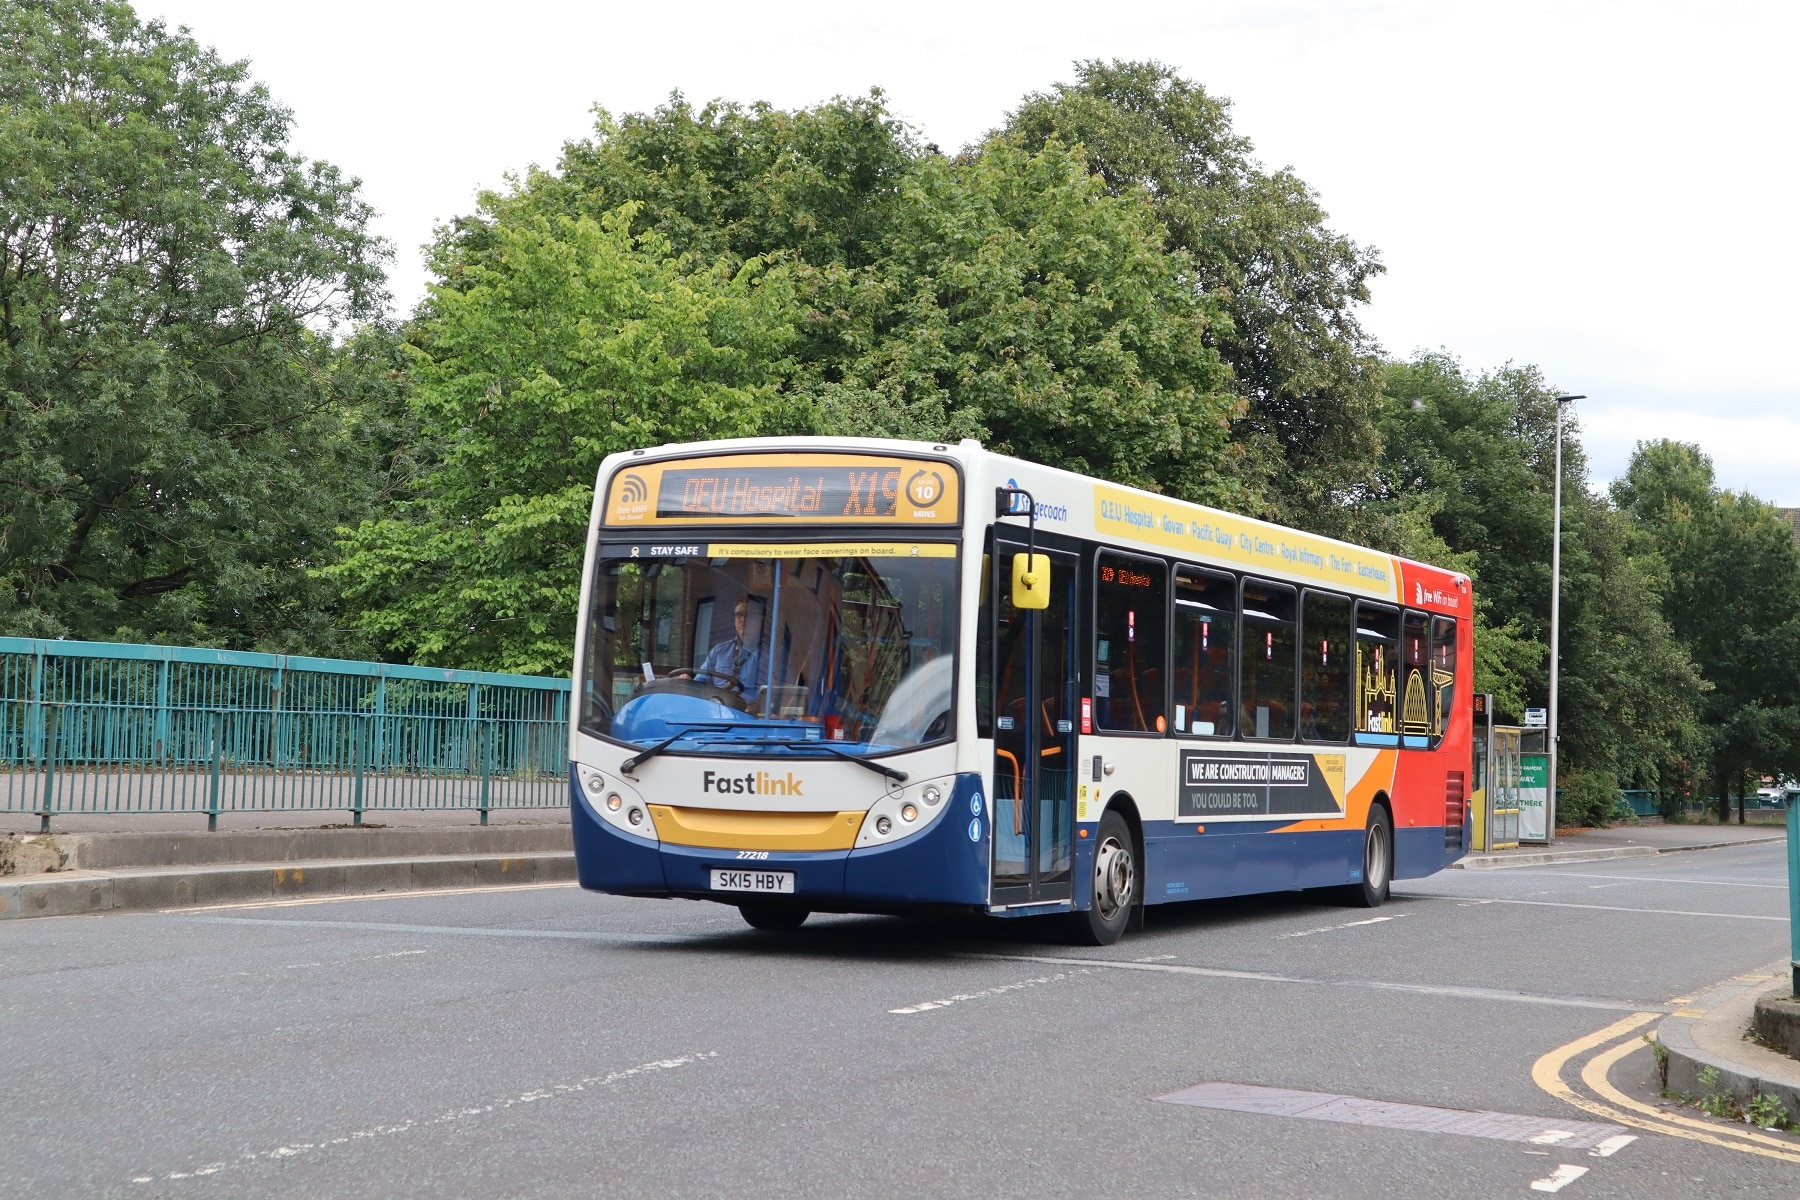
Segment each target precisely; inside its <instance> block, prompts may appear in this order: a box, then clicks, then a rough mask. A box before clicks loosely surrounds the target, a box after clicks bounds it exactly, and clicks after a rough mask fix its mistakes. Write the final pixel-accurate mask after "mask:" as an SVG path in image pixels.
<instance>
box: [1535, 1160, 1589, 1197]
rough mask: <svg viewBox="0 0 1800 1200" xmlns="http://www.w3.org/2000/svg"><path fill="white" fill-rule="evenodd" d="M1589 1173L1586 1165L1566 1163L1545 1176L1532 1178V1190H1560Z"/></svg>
mask: <svg viewBox="0 0 1800 1200" xmlns="http://www.w3.org/2000/svg"><path fill="white" fill-rule="evenodd" d="M1587 1173H1588V1169H1587V1168H1586V1167H1574V1166H1570V1165H1569V1164H1568V1163H1564V1164H1563V1165H1562V1166H1560V1167H1558V1168H1556V1170H1554V1171H1552V1172H1550V1174H1548V1175H1546V1176H1544V1178H1542V1179H1534V1180H1532V1181H1531V1190H1532V1191H1534V1192H1560V1191H1562V1190H1563V1189H1564V1188H1566V1187H1568V1186H1569V1185H1570V1184H1571V1183H1574V1182H1575V1181H1576V1180H1577V1179H1580V1178H1581V1177H1582V1176H1583V1175H1586V1174H1587Z"/></svg>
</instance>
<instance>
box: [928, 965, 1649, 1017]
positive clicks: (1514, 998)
mask: <svg viewBox="0 0 1800 1200" xmlns="http://www.w3.org/2000/svg"><path fill="white" fill-rule="evenodd" d="M953 957H956V958H979V959H990V960H994V961H999V962H1032V963H1056V964H1060V965H1064V966H1067V965H1074V966H1079V967H1106V968H1108V969H1109V970H1114V971H1160V972H1164V973H1166V974H1171V975H1199V976H1203V977H1206V978H1209V979H1243V980H1248V981H1250V982H1252V983H1304V984H1311V985H1313V986H1315V987H1342V988H1359V989H1363V990H1368V991H1378V992H1406V993H1410V994H1413V995H1421V996H1448V997H1452V998H1454V999H1458V1000H1498V1001H1502V1002H1504V1003H1510V1004H1543V1005H1550V1006H1552V1007H1557V1008H1594V1009H1599V1010H1601V1011H1603V1012H1633V1013H1635V1012H1649V1014H1650V1016H1655V1015H1657V1014H1659V1013H1663V1012H1667V1011H1668V1010H1667V1009H1665V1008H1663V1007H1661V1006H1659V1005H1647V1004H1635V1003H1632V1002H1630V1001H1626V1000H1607V999H1602V998H1597V997H1592V996H1547V995H1539V994H1537V993H1535V992H1512V991H1504V990H1502V989H1500V988H1478V987H1461V986H1458V985H1455V984H1433V983H1389V982H1386V981H1385V980H1380V979H1309V978H1307V977H1305V976H1301V975H1277V974H1274V973H1272V972H1269V971H1233V970H1229V969H1227V968H1224V967H1190V966H1186V965H1183V964H1180V963H1166V962H1127V961H1125V960H1122V959H1107V958H1069V957H1066V956H1063V955H1054V954H977V953H973V952H969V953H959V954H955V955H953Z"/></svg>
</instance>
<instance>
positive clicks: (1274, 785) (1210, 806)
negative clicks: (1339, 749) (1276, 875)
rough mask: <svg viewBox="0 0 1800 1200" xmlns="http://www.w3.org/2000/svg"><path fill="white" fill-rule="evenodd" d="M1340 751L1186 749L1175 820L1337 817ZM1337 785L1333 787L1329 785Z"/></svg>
mask: <svg viewBox="0 0 1800 1200" xmlns="http://www.w3.org/2000/svg"><path fill="white" fill-rule="evenodd" d="M1343 780H1344V756H1343V755H1341V754H1321V755H1311V754H1223V753H1215V752H1211V751H1201V750H1184V751H1182V753H1181V784H1180V793H1179V795H1178V796H1177V798H1176V800H1177V805H1176V820H1184V819H1185V820H1190V821H1193V820H1206V819H1207V818H1218V817H1296V816H1308V815H1320V816H1338V815H1339V814H1340V813H1341V811H1342V810H1341V808H1340V807H1339V804H1338V801H1337V796H1338V795H1341V794H1342V792H1343ZM1333 782H1335V783H1336V784H1337V787H1336V789H1333V787H1332V786H1331V785H1332V783H1333Z"/></svg>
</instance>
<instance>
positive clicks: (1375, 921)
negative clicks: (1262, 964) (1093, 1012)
mask: <svg viewBox="0 0 1800 1200" xmlns="http://www.w3.org/2000/svg"><path fill="white" fill-rule="evenodd" d="M1405 915H1406V914H1405V913H1399V914H1397V915H1395V916H1391V917H1370V918H1369V919H1368V920H1366V921H1345V922H1344V923H1343V924H1342V925H1321V926H1319V927H1318V928H1317V929H1302V930H1299V931H1297V932H1295V933H1278V934H1276V935H1275V936H1276V938H1278V939H1279V938H1297V937H1311V936H1312V935H1313V934H1315V933H1335V932H1336V931H1338V930H1340V929H1355V928H1356V927H1357V926H1358V925H1379V924H1381V923H1382V922H1383V921H1398V920H1399V919H1400V918H1401V917H1404V916H1405ZM1139 961H1142V960H1139Z"/></svg>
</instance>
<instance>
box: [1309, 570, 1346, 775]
mask: <svg viewBox="0 0 1800 1200" xmlns="http://www.w3.org/2000/svg"><path fill="white" fill-rule="evenodd" d="M1300 615H1301V620H1300V736H1301V737H1302V738H1303V739H1305V740H1306V741H1309V742H1341V741H1344V740H1346V739H1347V738H1348V737H1349V736H1350V600H1349V598H1348V597H1345V596H1334V595H1332V594H1331V593H1329V592H1314V591H1310V590H1309V591H1308V592H1307V593H1306V598H1305V601H1304V603H1303V605H1302V609H1301V614H1300Z"/></svg>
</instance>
